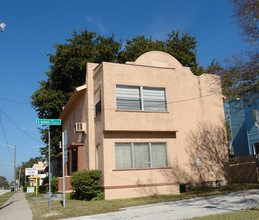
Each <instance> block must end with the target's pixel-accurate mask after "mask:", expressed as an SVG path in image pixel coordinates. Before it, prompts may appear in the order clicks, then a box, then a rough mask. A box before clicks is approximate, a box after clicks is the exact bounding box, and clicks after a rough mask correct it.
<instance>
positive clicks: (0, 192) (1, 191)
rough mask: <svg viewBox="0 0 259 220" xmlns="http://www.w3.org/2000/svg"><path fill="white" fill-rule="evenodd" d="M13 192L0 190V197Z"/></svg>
mask: <svg viewBox="0 0 259 220" xmlns="http://www.w3.org/2000/svg"><path fill="white" fill-rule="evenodd" d="M10 191H11V190H4V189H1V190H0V196H1V195H3V194H5V193H7V192H10Z"/></svg>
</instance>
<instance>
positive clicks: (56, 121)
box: [36, 119, 61, 126]
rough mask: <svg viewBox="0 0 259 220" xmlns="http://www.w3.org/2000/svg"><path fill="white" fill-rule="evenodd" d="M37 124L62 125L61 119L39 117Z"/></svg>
mask: <svg viewBox="0 0 259 220" xmlns="http://www.w3.org/2000/svg"><path fill="white" fill-rule="evenodd" d="M36 123H37V125H48V126H49V125H54V126H55V125H56V126H58V125H61V119H37V121H36Z"/></svg>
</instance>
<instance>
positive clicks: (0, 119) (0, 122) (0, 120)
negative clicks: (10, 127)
mask: <svg viewBox="0 0 259 220" xmlns="http://www.w3.org/2000/svg"><path fill="white" fill-rule="evenodd" d="M0 113H1V112H0ZM0 124H1V128H2V131H3V134H4V138H5V142H6V145H7V146H8V151H9V154H10V156H11V159H12V161H13V157H12V154H11V151H10V147H9V144H8V141H7V138H6V134H5V130H4V126H3V123H2V118H1V115H0Z"/></svg>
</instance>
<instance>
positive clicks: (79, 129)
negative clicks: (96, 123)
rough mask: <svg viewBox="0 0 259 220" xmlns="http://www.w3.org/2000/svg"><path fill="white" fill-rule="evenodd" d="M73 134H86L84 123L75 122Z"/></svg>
mask: <svg viewBox="0 0 259 220" xmlns="http://www.w3.org/2000/svg"><path fill="white" fill-rule="evenodd" d="M74 132H75V133H78V132H83V133H86V123H84V122H76V123H75V124H74Z"/></svg>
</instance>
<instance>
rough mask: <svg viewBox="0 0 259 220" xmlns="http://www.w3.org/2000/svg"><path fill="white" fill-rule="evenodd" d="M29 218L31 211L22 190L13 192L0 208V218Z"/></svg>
mask: <svg viewBox="0 0 259 220" xmlns="http://www.w3.org/2000/svg"><path fill="white" fill-rule="evenodd" d="M14 219H19V220H30V219H32V211H31V208H30V205H29V203H28V201H27V200H26V199H25V195H24V193H23V192H22V191H19V192H17V193H15V194H14V195H13V196H12V197H11V198H10V199H9V200H8V201H7V202H6V203H5V204H4V205H3V206H2V207H1V208H0V220H14Z"/></svg>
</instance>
